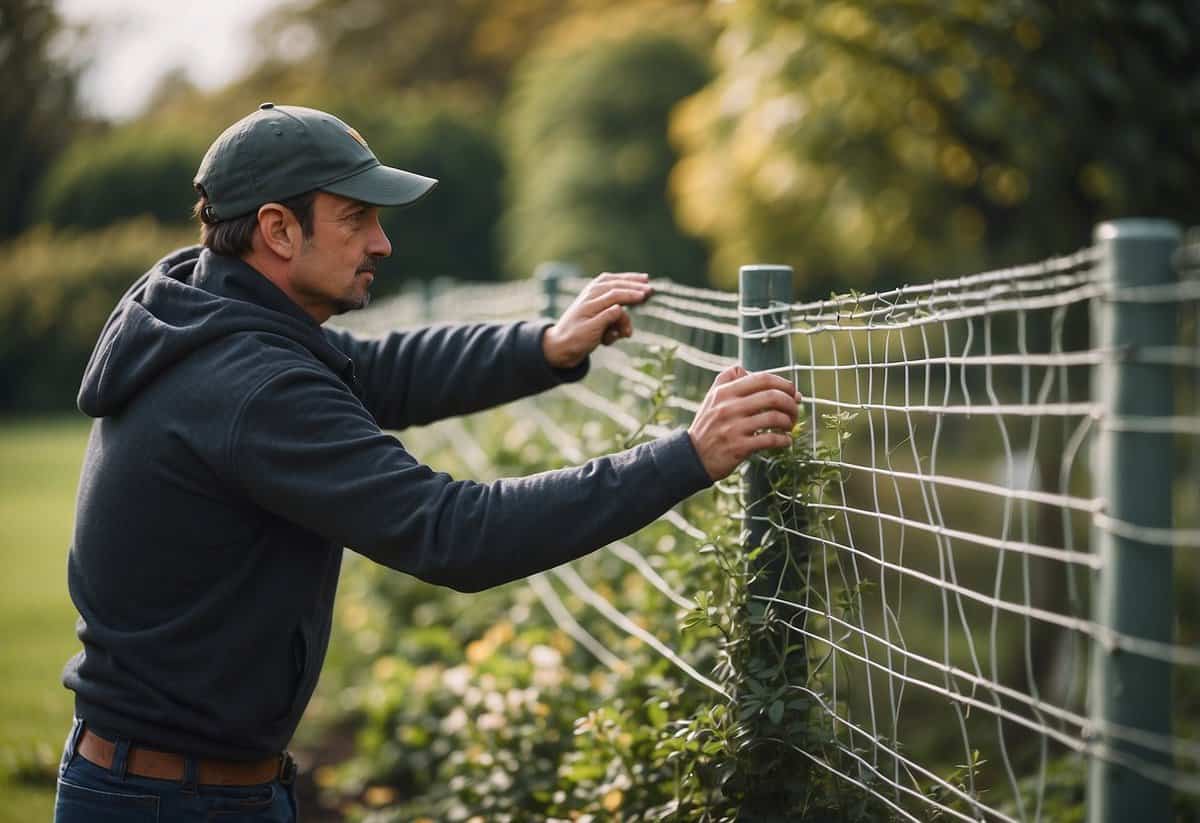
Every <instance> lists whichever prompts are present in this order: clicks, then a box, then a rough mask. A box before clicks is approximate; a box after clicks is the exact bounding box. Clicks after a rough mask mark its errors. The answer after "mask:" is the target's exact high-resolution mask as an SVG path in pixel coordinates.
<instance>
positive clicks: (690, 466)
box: [63, 247, 709, 759]
mask: <svg viewBox="0 0 1200 823" xmlns="http://www.w3.org/2000/svg"><path fill="white" fill-rule="evenodd" d="M545 327H546V324H545V323H517V324H512V325H468V326H438V327H431V328H425V329H419V330H415V331H410V332H403V333H394V334H391V335H389V336H387V337H385V338H382V339H380V340H370V341H367V340H358V339H356V338H354V337H352V336H351V335H349V334H347V333H345V332H337V331H332V330H327V329H323V328H321V327H320V326H318V325H317V324H316V323H315V322H314V321H313V320H312V319H311V318H310V317H308V315H306V314H305V313H304V312H303V311H302V310H301V309H300V308H299V307H298V306H296V305H295V304H294V303H292V302H291V301H290V300H289V299H288V298H287V297H286V296H285V295H284V294H283V293H282V292H281V291H279V290H278V289H277V288H276V287H275V286H274V285H273V284H271V282H270V281H268V280H267V279H266V278H265V277H263V276H262V275H260V274H259V273H258V272H256V271H255V270H254V269H252V268H250V267H249V266H248V265H247V264H245V263H244V262H242V261H240V260H236V259H232V258H228V257H222V256H219V255H214V254H212V253H210V252H208V251H206V250H201V249H199V248H198V247H192V248H187V249H182V250H180V251H178V252H175V253H174V254H172V255H170V256H169V257H167V258H165V259H163V260H162V261H161V262H159V263H158V264H157V265H156V266H155V267H154V268H153V269H152V270H151V271H150V272H148V273H147V274H146V275H144V276H143V277H142V278H140V279H139V280H138V281H137V282H136V283H135V284H134V285H133V287H132V288H131V289H130V290H129V292H128V293H127V294H126V295H125V296H124V297H123V298H122V299H121V301H120V303H119V304H118V305H117V307H116V309H115V310H114V311H113V314H112V316H111V317H110V318H109V320H108V323H107V324H106V326H105V328H104V331H103V332H102V334H101V336H100V340H99V342H98V343H97V344H96V349H95V352H94V353H93V354H92V358H91V361H90V363H89V364H88V367H87V371H86V373H85V374H84V378H83V385H82V387H81V389H80V393H79V407H80V409H82V410H83V411H84V412H85V413H86V414H88V415H90V416H92V417H94V418H96V420H95V423H94V424H93V427H92V433H91V438H90V440H89V443H88V448H87V453H86V455H85V458H84V464H83V470H82V474H81V477H80V483H79V497H78V504H77V512H76V521H75V537H74V543H73V545H72V547H71V553H70V559H69V568H68V582H69V585H70V590H71V597H72V599H73V600H74V602H75V606H76V608H77V609H78V610H79V614H80V621H79V629H78V631H79V639H80V641H81V642H82V644H83V651H82V652H80V653H79V654H78V655H76V656H75V657H74V658H72V659H71V661H70V662H69V663H68V664H67V667H66V670H65V672H64V674H63V682H64V683H65V685H66V686H67V688H70V689H72V690H74V691H75V705H76V712H77V714H78V715H79V716H80V717H82V718H83V719H84V720H85V721H87V722H88V724H90V725H91V726H92V727H93V728H94V729H95V730H96V731H97V732H98V733H100V734H103V735H107V736H109V737H117V736H122V737H128V738H130V739H132V740H134V741H135V742H137V743H140V744H142V745H146V746H151V747H155V748H160V749H165V750H168V751H178V752H185V753H191V754H195V755H199V756H207V757H220V758H229V759H254V758H259V757H265V756H269V755H271V754H274V753H277V752H279V751H280V750H281V749H283V748H284V747H285V746H286V745H287V743H288V741H289V740H290V738H291V736H292V733H293V732H294V730H295V728H296V724H297V723H298V722H299V720H300V716H301V714H302V713H303V711H304V707H305V705H306V704H307V703H308V699H309V697H310V696H311V694H312V691H313V688H314V687H315V685H316V682H317V675H318V673H319V671H320V669H321V664H322V661H323V660H324V656H325V649H326V646H327V644H328V640H329V629H330V620H331V615H332V609H333V599H334V591H335V589H336V587H337V580H338V570H339V566H340V562H341V556H342V547H343V546H346V547H349V548H350V549H353V550H355V551H357V552H360V553H361V554H364V555H366V556H367V557H370V558H372V559H373V560H375V561H377V562H379V563H382V564H384V565H387V566H390V567H392V568H394V569H399V570H401V571H404V572H407V573H409V574H412V575H415V576H416V577H419V578H421V579H423V580H427V581H430V582H432V583H437V584H439V585H444V586H450V587H452V588H455V589H459V590H462V591H477V590H480V589H484V588H487V587H490V586H496V585H499V584H501V583H505V582H508V581H511V580H515V579H518V578H521V577H524V576H527V575H530V574H533V573H535V572H538V571H542V570H545V569H548V568H550V567H553V566H556V565H558V564H560V563H564V562H566V561H569V560H571V559H573V558H576V557H579V556H580V555H583V554H586V553H588V552H590V551H593V550H595V549H597V548H599V547H601V546H603V545H605V544H607V543H609V542H611V541H612V540H615V539H617V538H619V537H622V536H624V535H627V534H629V533H630V532H632V531H635V530H636V529H638V528H640V527H641V526H643V525H645V524H646V523H648V522H650V521H651V520H652V519H653V518H655V517H657V516H658V515H660V514H662V513H663V511H665V510H666V509H667V508H669V507H670V506H672V505H674V504H675V503H678V502H679V501H680V500H682V499H684V498H685V497H687V496H688V495H690V494H692V493H694V492H696V491H699V490H700V489H702V488H704V487H706V486H707V485H709V479H708V476H707V474H706V473H705V471H704V468H703V466H702V465H701V463H700V461H699V458H698V456H697V455H696V452H695V449H694V448H693V446H692V444H691V440H690V438H688V436H687V434H686V432H682V431H680V432H677V433H675V434H673V435H670V436H667V437H664V438H661V439H659V440H656V441H654V442H651V443H647V444H645V445H642V446H638V447H636V448H634V449H631V450H629V451H626V452H622V453H620V454H615V455H611V456H608V457H604V458H600V459H596V460H592V461H590V462H588V463H586V464H584V465H582V466H578V467H573V468H567V469H562V470H558V471H552V472H545V473H542V474H537V475H533V476H530V477H524V478H517V479H506V480H499V481H496V482H493V483H487V484H483V483H475V482H471V481H465V480H454V479H452V478H451V477H450V476H448V475H446V474H444V473H440V472H437V471H434V470H433V469H432V468H429V467H428V466H424V465H421V464H420V463H419V462H417V460H415V459H414V458H413V457H412V455H410V454H409V453H408V452H407V451H406V450H405V448H404V446H403V445H402V444H401V443H400V441H398V440H397V439H396V438H395V437H393V436H392V435H390V434H387V433H385V432H384V431H383V430H382V429H402V428H404V427H406V426H410V425H419V424H423V423H427V422H430V421H433V420H436V419H439V418H443V417H448V416H452V415H457V414H463V413H466V412H470V411H475V410H479V409H484V408H488V407H490V406H494V405H497V404H499V403H503V402H506V401H509V400H513V399H515V398H518V397H521V396H525V395H529V394H532V393H535V392H539V391H542V390H545V389H547V388H550V387H552V386H554V385H556V384H558V383H559V382H562V381H563V380H573V379H579V378H580V377H582V376H583V373H584V372H585V371H586V364H584V365H583V366H581V367H580V368H577V369H573V370H569V371H556V370H554V369H552V368H550V367H549V366H548V365H547V363H546V361H545V358H544V356H543V354H542V349H541V336H542V333H543V332H544V331H545Z"/></svg>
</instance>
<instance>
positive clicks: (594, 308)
mask: <svg viewBox="0 0 1200 823" xmlns="http://www.w3.org/2000/svg"><path fill="white" fill-rule="evenodd" d="M653 291H654V290H653V289H652V288H650V278H649V276H648V275H645V274H640V273H636V272H624V273H621V274H609V273H608V272H605V273H604V274H602V275H600V276H599V277H597V278H596V279H595V280H593V281H592V282H591V283H589V284H588V285H587V287H586V288H585V289H584V290H583V291H582V292H580V294H579V296H578V297H576V298H575V302H574V303H572V304H571V305H570V306H568V307H567V310H566V311H565V312H563V316H562V317H560V318H559V320H558V322H557V323H555V324H554V325H553V326H551V327H550V328H548V329H546V333H545V334H544V335H542V352H543V353H544V354H545V355H546V362H547V363H549V364H550V365H551V366H553V367H554V368H556V369H569V368H572V367H574V366H578V365H579V364H580V363H582V362H583V359H584V358H585V357H587V356H588V355H589V354H591V353H592V351H593V350H594V349H595V348H596V347H597V346H599V345H600V344H601V343H603V344H604V345H606V346H608V345H611V344H613V343H615V342H616V341H617V340H619V339H621V338H622V337H629V336H630V335H631V334H633V321H632V320H631V319H630V318H629V312H627V311H625V309H624V308H623V306H633V305H636V304H638V303H641V302H642V301H644V300H645V299H646V298H647V297H649V296H650V294H651V293H652V292H653Z"/></svg>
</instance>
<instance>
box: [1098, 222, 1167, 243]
mask: <svg viewBox="0 0 1200 823" xmlns="http://www.w3.org/2000/svg"><path fill="white" fill-rule="evenodd" d="M1181 234H1182V232H1181V231H1180V228H1179V226H1178V225H1177V224H1176V223H1173V222H1171V221H1170V220H1160V219H1157V218H1153V217H1125V218H1122V219H1120V220H1108V221H1106V222H1104V223H1101V224H1100V225H1098V226H1096V241H1097V242H1100V241H1103V240H1126V239H1131V238H1139V239H1146V240H1155V239H1159V240H1178V239H1179V237H1180V235H1181Z"/></svg>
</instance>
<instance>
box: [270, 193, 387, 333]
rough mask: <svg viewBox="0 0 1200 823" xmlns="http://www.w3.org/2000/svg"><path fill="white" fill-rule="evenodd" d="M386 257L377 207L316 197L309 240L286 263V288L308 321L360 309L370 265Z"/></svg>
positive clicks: (366, 291) (366, 293)
mask: <svg viewBox="0 0 1200 823" xmlns="http://www.w3.org/2000/svg"><path fill="white" fill-rule="evenodd" d="M391 253H392V244H391V243H390V242H389V241H388V239H387V235H386V234H384V231H383V227H382V226H380V225H379V207H378V206H369V205H367V204H365V203H360V202H359V201H357V200H350V199H349V198H346V197H341V196H339V195H336V194H329V193H328V192H317V195H316V198H315V200H314V201H313V230H312V234H311V235H310V236H309V237H308V238H307V239H306V240H305V241H304V244H303V247H302V249H301V251H300V254H299V255H297V256H296V257H295V258H293V260H292V270H291V285H292V288H293V289H294V290H295V292H296V295H297V296H298V297H300V298H301V299H302V300H303V301H304V303H306V304H307V306H306V308H308V309H309V310H310V313H312V314H314V315H324V316H329V315H333V314H341V313H343V312H347V311H351V310H352V309H361V308H363V307H364V306H366V305H367V303H368V302H370V299H371V292H370V288H371V282H372V281H373V280H374V279H375V264H376V261H377V260H378V259H379V258H381V257H387V256H388V255H390V254H391Z"/></svg>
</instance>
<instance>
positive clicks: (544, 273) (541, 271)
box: [533, 260, 582, 320]
mask: <svg viewBox="0 0 1200 823" xmlns="http://www.w3.org/2000/svg"><path fill="white" fill-rule="evenodd" d="M580 276H582V273H581V271H580V269H579V267H578V266H576V265H574V264H572V263H563V262H561V261H558V260H549V261H547V262H545V263H539V264H538V267H537V268H536V269H534V271H533V278H534V279H535V280H539V281H541V284H542V293H543V294H544V295H545V298H546V299H545V302H543V303H542V316H543V317H548V318H550V319H551V320H557V319H558V312H559V309H560V308H562V307H561V306H559V305H558V302H559V301H558V290H559V286H560V285H561V283H562V281H563V279H565V278H568V277H580Z"/></svg>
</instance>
